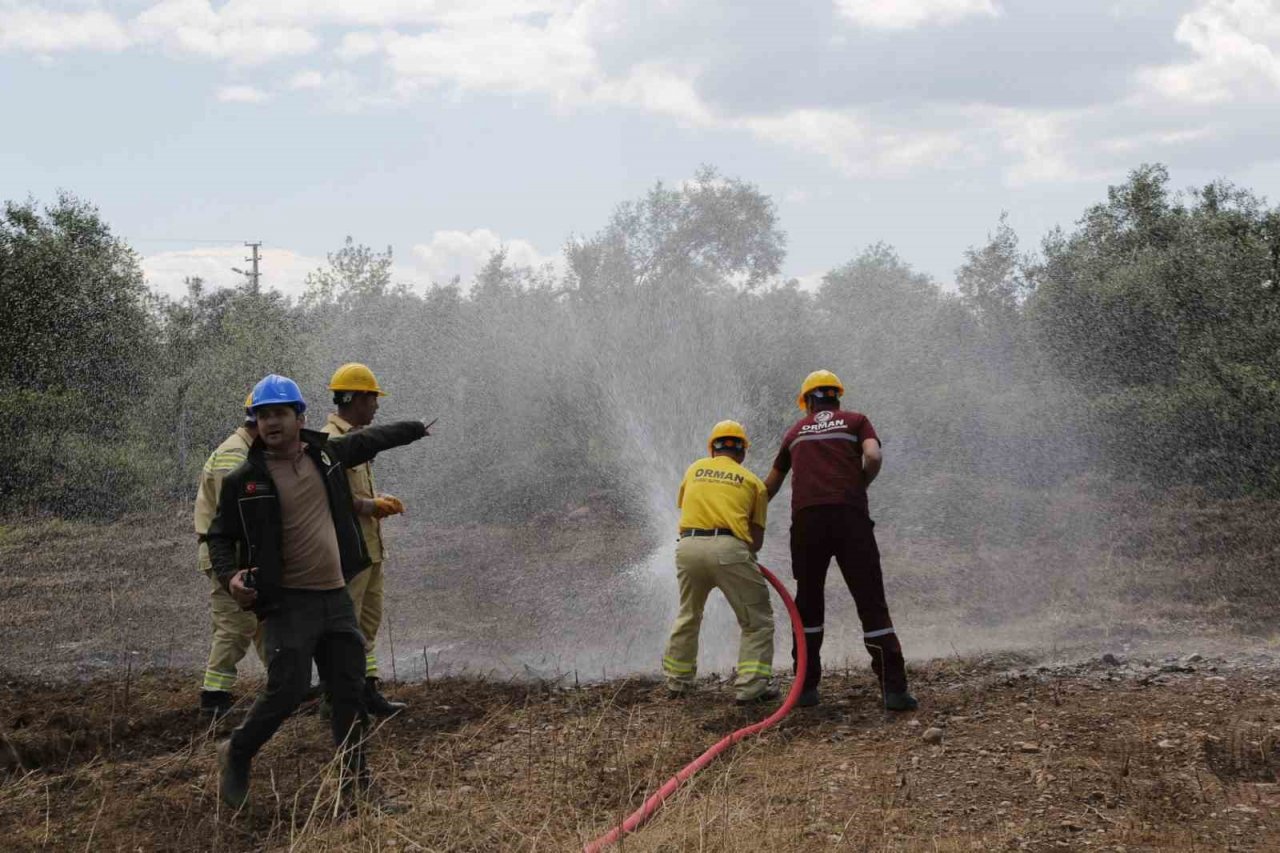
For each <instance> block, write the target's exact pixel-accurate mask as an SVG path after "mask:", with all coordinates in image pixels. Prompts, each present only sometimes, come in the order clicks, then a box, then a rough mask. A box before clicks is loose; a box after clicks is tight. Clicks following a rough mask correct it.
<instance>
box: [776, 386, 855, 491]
mask: <svg viewBox="0 0 1280 853" xmlns="http://www.w3.org/2000/svg"><path fill="white" fill-rule="evenodd" d="M869 438H874V439H877V440H879V437H878V436H877V435H876V431H875V427H873V426H871V421H869V420H867V416H866V415H864V414H861V413H859V412H849V411H845V410H844V409H824V410H822V411H818V412H814V413H813V414H812V415H808V416H806V417H804V418H802V419H801V420H800V421H799V422H798V423H796V424H795V426H793V427H791V429H789V430H787V434H786V435H785V436H784V437H783V439H782V448H781V449H780V450H779V451H778V456H777V458H775V459H774V460H773V467H774V468H777V469H778V470H779V471H780V472H782V473H783V474H785V473H787V472H788V471H790V470H791V469H792V468H795V476H794V477H792V478H791V511H792V512H793V513H794V512H798V511H799V510H802V509H804V508H805V507H811V506H823V505H828V504H846V505H850V506H855V507H858V508H860V509H864V510H865V509H866V508H867V484H866V483H864V482H863V481H862V442H864V441H866V440H867V439H869Z"/></svg>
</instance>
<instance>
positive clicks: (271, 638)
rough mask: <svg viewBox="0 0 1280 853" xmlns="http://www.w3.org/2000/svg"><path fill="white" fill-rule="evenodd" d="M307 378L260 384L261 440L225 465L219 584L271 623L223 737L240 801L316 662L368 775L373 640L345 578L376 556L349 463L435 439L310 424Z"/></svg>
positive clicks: (409, 424) (336, 731) (360, 769)
mask: <svg viewBox="0 0 1280 853" xmlns="http://www.w3.org/2000/svg"><path fill="white" fill-rule="evenodd" d="M306 408H307V406H306V403H305V402H304V400H303V398H302V393H301V391H300V390H299V389H298V386H297V383H295V382H294V381H293V380H292V379H288V378H286V377H283V376H277V375H275V374H272V375H270V376H267V377H265V378H264V379H262V380H261V381H260V382H259V383H258V384H257V385H256V386H254V389H253V396H252V409H253V413H254V415H255V416H256V417H257V421H258V437H257V439H255V440H254V442H253V445H252V447H251V448H250V449H249V453H248V456H247V458H246V459H245V461H244V462H243V463H242V464H241V465H240V466H238V467H237V468H236V469H235V470H234V471H232V472H231V473H229V474H227V475H226V477H225V479H224V480H223V484H222V494H221V495H220V497H219V502H218V513H217V515H216V516H215V517H214V519H213V522H212V523H211V524H210V526H209V532H208V543H209V554H210V557H211V559H212V562H213V570H214V572H215V573H216V574H217V576H218V580H219V582H221V583H222V584H223V586H224V587H225V588H226V589H227V591H228V592H229V593H230V594H231V596H232V597H233V598H234V599H235V600H236V601H237V602H239V603H240V605H241V606H242V607H246V608H250V609H252V610H253V611H254V612H256V613H257V614H258V617H259V619H260V620H261V622H262V628H263V634H264V648H265V652H266V658H267V684H266V687H265V688H264V689H263V690H262V692H261V693H260V694H259V695H258V698H257V700H256V701H255V702H254V704H253V707H252V708H250V709H249V713H248V716H246V717H245V720H244V722H243V723H241V724H240V725H239V726H238V727H237V728H236V729H235V731H233V732H232V733H231V737H230V738H228V739H227V740H226V741H224V742H222V743H221V744H219V746H218V766H219V792H220V794H221V796H222V798H223V800H224V801H225V802H226V803H227V804H228V805H231V806H233V807H239V806H241V805H243V804H244V802H245V800H246V799H247V798H248V795H249V769H250V765H251V762H252V760H253V756H254V755H255V754H256V753H257V752H258V750H259V749H261V748H262V746H263V744H265V743H266V742H267V740H269V739H270V738H271V736H272V735H273V734H275V732H276V730H277V729H278V728H279V727H280V724H281V723H283V722H284V721H285V719H287V718H288V717H289V715H290V714H292V713H293V711H294V709H295V708H296V707H297V706H298V703H299V702H301V701H302V699H303V697H304V695H305V694H306V692H307V688H308V686H309V684H310V679H311V662H312V660H314V661H315V663H316V666H317V668H318V670H319V672H320V677H321V680H322V681H323V682H324V683H325V685H326V689H327V690H328V693H329V699H330V703H331V705H332V709H333V710H332V714H331V717H330V724H331V727H332V731H333V739H334V743H335V744H336V745H337V746H338V747H339V749H340V750H342V754H343V761H344V764H345V765H346V770H347V772H346V773H345V774H344V778H346V779H347V780H350V781H351V782H354V783H355V784H356V785H361V784H363V782H364V781H365V776H366V770H365V765H364V758H363V750H362V747H361V741H362V738H363V731H364V726H365V722H366V711H365V708H364V702H363V695H364V688H365V680H364V670H365V659H364V649H365V641H364V637H363V636H362V635H361V633H360V628H359V625H358V623H357V621H356V616H355V612H354V609H353V608H352V604H351V598H350V596H349V595H348V594H347V590H346V585H347V583H348V582H349V581H350V580H351V579H352V578H354V577H355V576H356V575H358V574H359V573H360V572H362V571H364V570H365V569H366V568H367V567H368V565H369V552H368V550H367V549H366V547H365V543H364V539H363V538H362V537H361V535H360V529H359V526H358V525H357V522H356V519H355V516H354V515H353V510H352V501H351V490H350V487H349V485H348V482H347V468H348V467H350V466H353V465H360V464H362V463H364V462H368V461H369V460H370V459H372V458H373V457H374V456H376V455H377V454H378V453H379V452H380V451H383V450H388V449H390V448H392V447H399V446H401V445H405V444H409V443H410V442H413V441H417V440H418V439H420V438H422V437H424V436H426V435H427V434H428V433H427V428H426V425H424V424H423V423H422V422H421V421H398V422H395V423H390V424H386V425H384V426H376V427H368V428H367V429H362V430H359V431H356V432H351V433H349V434H347V435H344V436H340V437H330V436H327V435H325V434H324V433H322V432H316V431H313V430H308V429H304V428H303V423H304V415H303V413H304V412H305V411H306Z"/></svg>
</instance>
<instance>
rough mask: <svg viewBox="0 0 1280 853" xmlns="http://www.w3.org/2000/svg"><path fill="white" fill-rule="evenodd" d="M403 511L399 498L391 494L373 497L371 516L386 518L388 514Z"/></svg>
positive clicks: (397, 513)
mask: <svg viewBox="0 0 1280 853" xmlns="http://www.w3.org/2000/svg"><path fill="white" fill-rule="evenodd" d="M402 512H404V504H403V503H401V502H400V499H399V498H394V497H392V496H391V495H382V496H381V497H377V498H374V499H373V517H374V518H386V517H387V516H389V515H399V514H400V513H402Z"/></svg>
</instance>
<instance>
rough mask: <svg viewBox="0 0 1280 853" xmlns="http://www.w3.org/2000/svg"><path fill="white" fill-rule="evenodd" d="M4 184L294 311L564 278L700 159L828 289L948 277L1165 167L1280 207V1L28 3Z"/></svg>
mask: <svg viewBox="0 0 1280 853" xmlns="http://www.w3.org/2000/svg"><path fill="white" fill-rule="evenodd" d="M0 94H2V95H3V100H2V101H0V103H2V104H3V115H4V132H2V133H0V196H2V197H3V198H5V199H13V200H21V199H26V198H28V197H30V198H34V199H36V200H37V201H40V202H47V201H51V200H52V199H53V198H55V196H56V194H57V193H58V192H59V191H60V190H66V191H70V192H72V193H75V194H76V195H78V196H80V197H81V198H83V199H86V200H88V201H90V202H92V203H94V204H96V205H97V206H98V207H99V209H100V210H101V212H102V214H103V215H104V217H105V218H106V219H107V221H108V222H109V223H110V224H111V225H112V227H113V229H114V230H115V231H116V233H118V234H120V235H121V236H122V237H124V238H125V239H127V240H128V241H129V242H130V244H131V245H133V247H134V248H135V249H136V250H137V251H138V252H139V254H140V255H142V257H143V268H144V270H145V272H146V274H147V276H148V281H149V283H150V284H151V285H152V286H153V287H154V288H156V289H157V290H160V291H162V292H166V293H170V294H179V293H180V292H181V291H182V280H183V278H184V277H185V276H190V275H198V276H201V277H202V278H204V279H205V280H206V281H208V282H209V283H210V284H212V285H213V286H223V285H231V284H233V283H235V281H236V279H237V274H236V273H234V272H232V271H231V268H232V267H237V266H238V267H242V268H243V267H244V259H245V257H246V255H247V250H246V249H245V247H244V246H243V243H244V242H245V241H248V240H257V241H261V242H262V243H263V267H262V271H263V284H264V286H271V287H275V288H277V289H280V290H283V291H284V292H286V293H297V292H299V291H300V289H301V287H302V286H303V281H304V279H305V276H306V274H307V272H309V271H310V270H313V269H315V268H316V267H317V266H319V265H321V264H322V263H323V262H324V258H325V254H326V253H327V252H330V251H333V250H335V249H337V248H339V247H340V246H341V245H342V242H343V240H344V239H345V238H346V237H347V236H348V235H350V236H352V237H353V238H354V239H355V240H357V241H358V242H361V243H365V244H368V245H370V246H373V247H375V248H378V249H381V248H385V247H390V248H391V249H392V251H393V253H394V258H395V262H396V266H395V274H396V277H397V279H398V280H401V281H404V282H406V283H409V284H412V285H415V286H426V285H427V284H428V283H429V282H431V281H441V282H443V281H447V280H448V279H450V278H451V277H452V276H455V275H458V276H461V277H462V279H463V280H464V282H465V281H467V280H469V278H470V276H471V275H472V273H473V272H474V271H475V270H476V269H477V267H478V266H479V265H480V264H482V263H483V262H484V260H485V258H487V257H488V255H489V253H490V252H492V251H493V250H494V249H495V248H498V247H503V246H505V247H506V248H507V250H508V253H509V257H510V259H511V260H512V261H514V262H517V263H521V264H535V265H536V264H542V263H552V264H558V263H560V262H561V261H560V258H561V247H562V246H563V245H564V243H565V241H566V240H567V239H568V238H570V237H572V236H574V235H578V236H582V235H587V234H591V233H594V232H596V231H598V230H599V229H600V228H602V227H603V226H604V225H605V223H606V221H607V219H608V217H609V214H610V212H611V211H612V210H613V208H614V207H615V206H616V205H617V204H618V203H620V202H622V201H625V200H628V199H633V198H637V197H639V196H641V195H643V193H644V192H645V191H646V190H647V189H648V188H649V187H651V186H652V185H653V184H654V183H655V182H656V181H663V182H665V183H667V184H678V183H679V182H681V181H683V180H687V179H688V178H690V177H691V176H692V175H693V174H694V172H695V171H696V170H697V168H698V167H699V166H700V165H702V164H710V165H713V166H716V167H717V168H718V169H719V170H720V171H721V172H722V173H723V174H726V175H730V176H733V177H737V178H742V179H744V180H747V181H750V182H752V183H754V184H756V185H757V186H759V188H760V189H761V190H762V191H763V192H765V193H767V194H769V195H770V196H771V197H772V198H773V199H774V201H775V202H776V204H777V209H778V214H779V218H780V224H781V227H782V228H783V230H785V231H786V233H787V243H788V254H787V259H786V261H785V264H784V270H783V272H784V275H785V276H787V277H797V278H799V279H801V281H802V282H803V283H805V284H806V285H810V284H813V283H814V282H816V281H817V280H819V278H820V277H821V275H822V274H823V273H824V272H826V271H827V270H830V269H832V268H834V267H836V266H838V265H840V264H842V263H844V262H846V261H848V260H850V259H851V258H853V257H855V256H856V255H857V254H858V253H859V252H860V251H861V250H862V249H863V248H865V247H866V246H868V245H870V244H872V243H875V242H877V241H884V242H887V243H889V244H891V245H893V246H894V247H895V248H896V249H897V250H898V252H899V254H900V255H901V256H902V257H903V259H905V260H906V261H908V262H909V263H911V264H912V265H914V266H915V267H916V268H918V269H920V270H923V271H924V272H927V273H929V274H930V275H932V276H934V277H935V278H936V279H937V280H938V281H939V282H941V283H943V284H944V285H946V284H948V283H949V282H950V281H951V280H952V279H953V276H954V271H955V269H956V267H957V266H959V265H960V264H961V263H962V261H963V256H964V251H965V249H966V248H967V247H970V246H976V245H980V244H982V243H983V242H984V241H985V239H986V237H987V235H988V234H989V233H990V232H991V231H992V230H993V228H994V227H995V226H996V224H997V222H998V220H999V217H1000V215H1001V213H1002V212H1007V214H1008V218H1009V223H1010V224H1011V225H1012V226H1013V227H1014V229H1015V230H1016V231H1017V232H1018V234H1019V235H1020V237H1021V239H1022V241H1023V245H1024V247H1025V248H1028V249H1033V248H1035V246H1036V245H1038V243H1039V241H1040V239H1041V238H1042V237H1043V236H1044V235H1045V234H1046V233H1047V232H1048V231H1049V230H1050V229H1051V228H1053V227H1055V226H1059V225H1060V226H1063V227H1070V225H1071V224H1072V223H1073V222H1074V221H1075V220H1076V219H1077V218H1078V217H1079V216H1080V214H1081V213H1082V212H1083V211H1084V209H1085V208H1086V207H1087V206H1088V205H1089V204H1092V203H1095V202H1097V201H1101V200H1103V199H1104V198H1105V195H1106V188H1107V186H1108V185H1110V184H1115V183H1118V182H1120V181H1123V180H1124V177H1125V175H1126V174H1127V172H1128V171H1129V170H1130V169H1132V168H1134V167H1135V166H1137V165H1139V164H1141V163H1144V162H1162V163H1165V164H1166V165H1168V166H1169V168H1170V172H1171V175H1172V178H1173V182H1174V184H1175V185H1176V186H1178V187H1180V188H1181V187H1190V186H1193V185H1198V184H1203V183H1205V182H1207V181H1210V180H1215V179H1219V178H1226V179H1228V180H1231V181H1234V182H1236V183H1237V184H1240V185H1242V186H1245V187H1248V188H1250V189H1253V190H1254V191H1255V192H1257V193H1259V194H1261V195H1263V196H1266V197H1268V198H1270V199H1271V200H1272V201H1273V203H1275V200H1276V199H1278V198H1280V145H1277V141H1280V109H1278V108H1280V0H1159V2H1157V0H788V1H787V2H779V1H778V0H775V2H762V0H649V2H643V3H642V2H623V0H226V2H218V3H212V2H208V0H159V2H157V0H121V2H114V3H112V2H99V0H53V2H40V3H37V2H31V1H30V0H0Z"/></svg>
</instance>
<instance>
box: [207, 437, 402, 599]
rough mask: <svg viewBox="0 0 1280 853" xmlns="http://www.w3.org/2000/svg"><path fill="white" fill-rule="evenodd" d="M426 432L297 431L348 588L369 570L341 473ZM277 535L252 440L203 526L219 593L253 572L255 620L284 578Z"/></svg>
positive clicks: (273, 505) (272, 490) (269, 488)
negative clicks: (324, 500) (320, 483)
mask: <svg viewBox="0 0 1280 853" xmlns="http://www.w3.org/2000/svg"><path fill="white" fill-rule="evenodd" d="M426 434H427V431H426V427H424V426H423V424H422V423H421V422H420V421H397V422H395V423H390V424H386V425H384V426H371V427H365V428H364V429H360V430H354V431H352V432H349V433H347V434H346V435H343V436H335V437H330V436H328V435H325V434H324V433H322V432H317V431H315V430H309V429H304V430H303V431H302V445H303V452H304V453H306V455H307V456H308V457H309V458H310V459H311V460H312V461H313V462H314V463H315V464H316V467H317V468H319V469H320V473H321V474H322V475H323V476H324V485H325V490H326V491H327V492H328V493H329V512H330V514H331V515H332V516H333V527H334V530H335V531H336V532H337V534H338V551H339V553H340V554H341V556H342V576H343V577H344V578H345V579H346V580H347V582H348V583H350V581H351V579H352V578H353V577H355V576H356V575H358V574H360V572H362V571H364V569H365V568H366V567H367V566H368V565H369V551H368V549H367V548H365V544H364V538H363V537H362V536H361V535H360V525H359V521H358V520H357V518H356V515H355V511H354V510H353V509H352V506H351V488H350V486H349V485H348V484H347V470H346V469H347V468H348V467H351V466H355V465H360V464H362V463H365V462H368V461H369V460H370V459H372V458H373V457H375V456H377V455H378V453H379V452H381V451H383V450H390V449H391V448H393V447H400V446H401V445H405V444H409V443H410V442H414V441H417V440H418V439H420V438H422V437H423V436H424V435H426ZM282 530H283V522H282V520H281V513H280V497H279V494H278V493H277V491H276V487H275V484H274V483H273V482H272V481H271V474H270V472H269V471H268V470H267V460H266V448H265V447H264V446H263V444H262V439H258V440H257V441H255V442H254V443H253V447H251V448H250V449H249V456H248V458H247V459H246V460H245V461H244V462H243V463H241V464H240V466H239V467H238V468H236V469H235V470H234V471H232V472H231V473H230V474H228V475H227V476H226V477H225V478H224V479H223V481H222V494H221V496H220V497H219V499H218V514H217V515H215V516H214V518H213V522H212V523H211V524H210V525H209V533H208V542H209V556H210V558H211V560H212V562H213V570H214V572H215V573H216V574H217V576H218V582H219V583H221V584H222V586H223V588H224V589H225V588H227V587H228V585H229V584H230V582H231V577H232V576H233V575H234V574H235V573H236V572H238V571H239V570H240V569H247V568H256V569H257V571H256V572H255V577H256V579H257V590H258V598H257V601H255V602H254V605H253V609H254V610H255V611H256V612H257V613H258V614H260V615H265V614H267V613H270V612H271V611H272V610H273V609H275V606H276V604H277V603H278V602H279V599H280V590H281V586H280V581H281V578H282V577H283V576H284V566H283V564H282V560H281V554H282V553H283V547H284V543H283V541H282Z"/></svg>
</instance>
